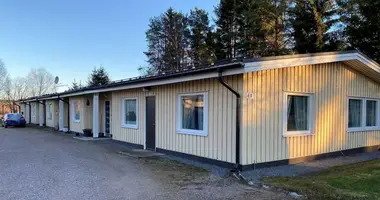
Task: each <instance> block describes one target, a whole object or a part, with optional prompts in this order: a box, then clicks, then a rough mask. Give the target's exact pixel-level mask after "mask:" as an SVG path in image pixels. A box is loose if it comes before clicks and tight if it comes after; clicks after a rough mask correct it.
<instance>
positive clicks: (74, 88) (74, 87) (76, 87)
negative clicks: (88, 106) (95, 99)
mask: <svg viewBox="0 0 380 200" xmlns="http://www.w3.org/2000/svg"><path fill="white" fill-rule="evenodd" d="M70 89H71V90H77V89H79V85H78V82H77V80H76V79H74V80H73V82H72V83H71V87H70Z"/></svg>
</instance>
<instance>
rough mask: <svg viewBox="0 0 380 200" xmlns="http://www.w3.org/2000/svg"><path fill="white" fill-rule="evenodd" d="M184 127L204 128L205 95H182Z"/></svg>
mask: <svg viewBox="0 0 380 200" xmlns="http://www.w3.org/2000/svg"><path fill="white" fill-rule="evenodd" d="M181 103H182V128H183V129H193V130H203V109H204V100H203V95H194V96H182V97H181Z"/></svg>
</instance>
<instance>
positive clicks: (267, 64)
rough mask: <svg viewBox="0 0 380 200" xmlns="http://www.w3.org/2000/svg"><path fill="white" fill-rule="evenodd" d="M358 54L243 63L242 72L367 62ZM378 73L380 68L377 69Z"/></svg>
mask: <svg viewBox="0 0 380 200" xmlns="http://www.w3.org/2000/svg"><path fill="white" fill-rule="evenodd" d="M364 59H365V58H364V57H363V56H361V55H360V54H359V53H347V54H332V55H315V56H308V57H299V58H291V57H290V58H284V59H278V60H266V61H255V62H249V63H245V67H244V72H255V71H262V70H269V69H279V68H286V67H295V66H302V65H315V64H322V63H332V62H343V61H348V60H359V61H360V62H363V63H364V62H369V60H368V59H365V60H364ZM377 70H378V71H379V72H380V68H379V67H377Z"/></svg>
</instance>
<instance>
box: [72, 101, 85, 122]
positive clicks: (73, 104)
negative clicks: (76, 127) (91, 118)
mask: <svg viewBox="0 0 380 200" xmlns="http://www.w3.org/2000/svg"><path fill="white" fill-rule="evenodd" d="M75 103H79V108H80V109H81V108H82V105H80V102H79V101H78V100H74V101H72V104H71V113H72V114H71V120H72V121H73V122H76V123H79V122H80V120H81V110H80V109H79V119H75Z"/></svg>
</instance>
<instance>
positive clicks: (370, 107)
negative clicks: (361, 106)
mask: <svg viewBox="0 0 380 200" xmlns="http://www.w3.org/2000/svg"><path fill="white" fill-rule="evenodd" d="M376 108H377V102H376V101H370V100H368V101H367V106H366V109H367V110H366V113H367V116H366V126H376Z"/></svg>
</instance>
